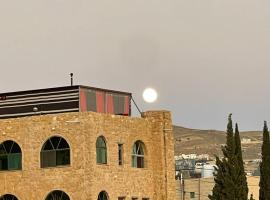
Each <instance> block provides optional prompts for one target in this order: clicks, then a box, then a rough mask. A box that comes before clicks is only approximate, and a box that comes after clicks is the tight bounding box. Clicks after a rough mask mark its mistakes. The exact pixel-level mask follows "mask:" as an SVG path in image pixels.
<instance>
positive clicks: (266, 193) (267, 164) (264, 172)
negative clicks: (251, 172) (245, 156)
mask: <svg viewBox="0 0 270 200" xmlns="http://www.w3.org/2000/svg"><path fill="white" fill-rule="evenodd" d="M260 172H261V176H260V193H259V200H268V199H270V140H269V131H268V127H267V123H266V121H265V122H264V126H263V144H262V162H261V164H260Z"/></svg>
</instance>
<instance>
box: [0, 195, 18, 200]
mask: <svg viewBox="0 0 270 200" xmlns="http://www.w3.org/2000/svg"><path fill="white" fill-rule="evenodd" d="M0 200H18V198H17V197H16V196H14V195H13V194H4V195H2V196H0Z"/></svg>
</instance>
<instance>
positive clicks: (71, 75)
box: [69, 73, 73, 86]
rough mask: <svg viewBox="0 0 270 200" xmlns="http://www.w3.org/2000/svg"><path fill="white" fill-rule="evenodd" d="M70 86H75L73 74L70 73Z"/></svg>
mask: <svg viewBox="0 0 270 200" xmlns="http://www.w3.org/2000/svg"><path fill="white" fill-rule="evenodd" d="M69 75H70V85H71V86H73V73H70V74H69Z"/></svg>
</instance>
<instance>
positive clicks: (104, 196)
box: [97, 190, 109, 200]
mask: <svg viewBox="0 0 270 200" xmlns="http://www.w3.org/2000/svg"><path fill="white" fill-rule="evenodd" d="M97 200H109V195H108V193H107V192H106V191H104V190H103V191H101V192H100V193H99V194H98V198H97Z"/></svg>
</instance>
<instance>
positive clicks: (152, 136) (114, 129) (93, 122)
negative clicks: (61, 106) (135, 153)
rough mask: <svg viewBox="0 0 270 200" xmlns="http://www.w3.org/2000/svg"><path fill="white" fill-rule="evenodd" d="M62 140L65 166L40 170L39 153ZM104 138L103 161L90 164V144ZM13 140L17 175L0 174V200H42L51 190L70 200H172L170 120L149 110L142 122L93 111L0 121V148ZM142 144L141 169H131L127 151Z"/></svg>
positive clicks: (92, 151)
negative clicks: (103, 199)
mask: <svg viewBox="0 0 270 200" xmlns="http://www.w3.org/2000/svg"><path fill="white" fill-rule="evenodd" d="M55 135H57V136H61V137H63V138H65V139H66V140H67V142H68V143H69V145H70V149H71V164H70V165H69V166H65V167H55V168H41V167H40V150H41V148H42V145H43V144H44V142H45V141H46V140H47V139H48V138H50V137H52V136H55ZM100 135H102V136H104V137H105V139H106V142H107V143H106V144H107V153H108V162H107V164H105V165H101V164H96V139H97V137H98V136H100ZM5 140H14V141H15V142H17V143H18V144H19V146H20V147H21V150H22V157H23V158H22V170H20V171H1V172H0V181H1V184H0V196H1V195H3V194H7V193H10V194H14V195H15V196H16V197H17V198H18V199H19V200H37V199H41V200H44V199H45V198H46V196H47V195H48V193H49V192H51V191H52V190H62V191H64V192H66V193H67V194H68V195H69V197H70V199H71V200H96V199H97V196H98V194H99V192H101V191H103V190H105V191H106V192H107V193H108V195H109V199H110V200H113V199H117V198H118V197H121V196H125V197H126V200H130V199H131V198H132V197H138V199H139V200H140V199H142V198H150V199H153V200H174V199H175V181H174V160H173V154H174V153H173V151H174V144H173V134H172V124H171V115H170V113H169V112H167V111H151V112H146V113H144V114H143V117H142V118H131V117H126V116H115V115H107V114H99V113H94V112H83V113H79V112H78V113H63V114H54V115H38V116H33V117H23V118H16V119H6V120H0V143H2V142H3V141H5ZM137 140H140V141H142V142H143V143H144V144H145V151H146V155H145V159H146V167H145V168H142V169H139V168H133V167H131V153H132V146H133V144H134V142H135V141H137ZM119 143H121V144H123V147H124V164H123V166H119V165H118V144H119Z"/></svg>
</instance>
